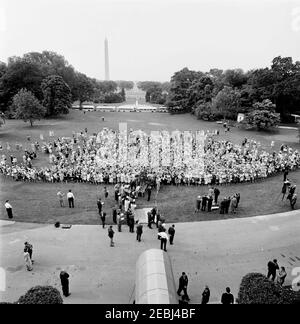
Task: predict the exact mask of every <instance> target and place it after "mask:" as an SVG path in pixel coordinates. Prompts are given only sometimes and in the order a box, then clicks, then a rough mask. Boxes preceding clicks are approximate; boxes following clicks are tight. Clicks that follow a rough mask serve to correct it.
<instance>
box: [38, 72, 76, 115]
mask: <svg viewBox="0 0 300 324" xmlns="http://www.w3.org/2000/svg"><path fill="white" fill-rule="evenodd" d="M41 88H42V91H43V95H44V100H43V106H44V107H45V108H46V109H47V112H46V116H54V115H58V114H67V113H68V112H69V108H71V106H72V99H71V90H70V87H69V86H68V85H67V84H66V82H65V81H64V80H63V78H62V77H61V76H59V75H51V76H49V77H47V78H45V79H44V80H43V82H42V85H41Z"/></svg>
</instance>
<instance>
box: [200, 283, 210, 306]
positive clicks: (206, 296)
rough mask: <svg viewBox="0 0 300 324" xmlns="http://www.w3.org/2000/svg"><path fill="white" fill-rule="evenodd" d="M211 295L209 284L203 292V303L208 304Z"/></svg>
mask: <svg viewBox="0 0 300 324" xmlns="http://www.w3.org/2000/svg"><path fill="white" fill-rule="evenodd" d="M209 297H210V290H209V288H208V286H205V289H204V290H203V293H202V300H201V304H207V303H208V302H209Z"/></svg>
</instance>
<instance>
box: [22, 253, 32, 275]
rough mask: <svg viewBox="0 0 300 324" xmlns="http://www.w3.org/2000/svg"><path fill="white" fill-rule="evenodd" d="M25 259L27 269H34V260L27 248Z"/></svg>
mask: <svg viewBox="0 0 300 324" xmlns="http://www.w3.org/2000/svg"><path fill="white" fill-rule="evenodd" d="M24 260H25V265H26V269H27V270H28V271H31V270H32V269H33V267H32V262H31V259H30V255H29V252H28V250H27V249H26V248H25V249H24Z"/></svg>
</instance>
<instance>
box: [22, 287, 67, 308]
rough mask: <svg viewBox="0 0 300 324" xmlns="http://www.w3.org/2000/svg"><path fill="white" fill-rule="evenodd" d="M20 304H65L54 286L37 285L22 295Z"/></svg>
mask: <svg viewBox="0 0 300 324" xmlns="http://www.w3.org/2000/svg"><path fill="white" fill-rule="evenodd" d="M18 304H63V299H62V297H61V295H60V292H59V291H58V290H57V289H56V288H54V287H51V286H36V287H32V288H30V289H29V290H28V291H27V293H26V294H25V295H24V296H21V297H20V298H19V300H18Z"/></svg>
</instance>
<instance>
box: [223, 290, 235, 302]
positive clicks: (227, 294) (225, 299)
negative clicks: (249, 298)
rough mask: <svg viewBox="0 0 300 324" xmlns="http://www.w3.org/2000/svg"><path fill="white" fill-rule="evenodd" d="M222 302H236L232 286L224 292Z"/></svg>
mask: <svg viewBox="0 0 300 324" xmlns="http://www.w3.org/2000/svg"><path fill="white" fill-rule="evenodd" d="M221 303H222V304H224V305H229V304H234V297H233V295H232V293H231V292H230V288H229V287H227V288H226V292H224V293H223V295H222V298H221Z"/></svg>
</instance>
